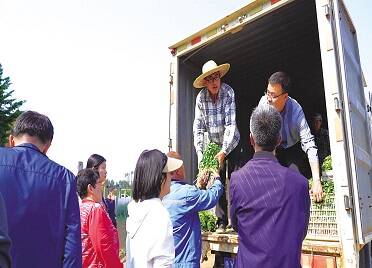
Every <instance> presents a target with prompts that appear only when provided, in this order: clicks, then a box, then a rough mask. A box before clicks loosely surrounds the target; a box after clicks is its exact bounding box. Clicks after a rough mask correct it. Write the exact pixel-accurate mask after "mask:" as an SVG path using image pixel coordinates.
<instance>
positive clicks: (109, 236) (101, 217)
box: [80, 199, 123, 268]
mask: <svg viewBox="0 0 372 268" xmlns="http://www.w3.org/2000/svg"><path fill="white" fill-rule="evenodd" d="M80 219H81V241H82V247H83V253H82V255H83V268H91V267H95V268H96V267H102V268H104V267H107V268H116V267H118V268H119V267H120V268H123V264H122V263H121V262H120V259H119V238H118V232H117V230H116V228H115V227H114V225H113V224H112V222H111V220H110V218H109V216H108V214H107V212H106V210H105V209H104V208H103V206H102V205H101V204H100V203H95V202H94V201H92V200H87V199H84V200H83V201H82V203H81V205H80Z"/></svg>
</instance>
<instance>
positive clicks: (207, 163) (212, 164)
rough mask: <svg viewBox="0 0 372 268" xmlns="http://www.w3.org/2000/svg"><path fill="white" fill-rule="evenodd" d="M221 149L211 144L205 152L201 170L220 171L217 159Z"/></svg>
mask: <svg viewBox="0 0 372 268" xmlns="http://www.w3.org/2000/svg"><path fill="white" fill-rule="evenodd" d="M220 151H221V147H220V146H218V145H217V144H215V143H214V142H211V143H209V144H208V145H207V148H206V149H205V150H204V152H203V159H202V160H201V162H200V166H199V170H210V171H213V170H215V171H218V160H217V159H216V158H215V157H216V155H217V153H219V152H220Z"/></svg>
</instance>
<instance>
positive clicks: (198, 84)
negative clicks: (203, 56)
mask: <svg viewBox="0 0 372 268" xmlns="http://www.w3.org/2000/svg"><path fill="white" fill-rule="evenodd" d="M229 69H230V64H228V63H224V64H221V65H217V63H215V62H214V61H213V60H210V61H207V62H206V63H204V65H203V68H202V74H201V75H199V76H198V77H197V78H196V79H195V81H194V84H193V85H194V87H195V88H203V87H205V81H204V78H206V77H207V76H209V75H211V74H213V73H215V72H220V77H222V76H224V75H225V74H226V73H227V72H228V71H229Z"/></svg>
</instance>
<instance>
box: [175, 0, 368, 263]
mask: <svg viewBox="0 0 372 268" xmlns="http://www.w3.org/2000/svg"><path fill="white" fill-rule="evenodd" d="M169 49H170V50H171V53H172V64H171V70H170V75H171V87H170V96H171V98H170V100H171V101H170V117H169V141H170V144H169V146H170V148H172V147H173V149H176V150H177V151H179V152H180V153H181V155H182V156H183V158H184V162H185V168H186V172H187V174H188V177H190V178H193V177H195V175H196V172H197V160H196V154H195V150H194V147H193V133H192V124H193V119H194V107H195V98H196V95H197V93H198V91H197V90H195V89H194V88H193V86H192V83H193V81H194V79H195V77H197V76H198V75H199V74H200V72H201V67H202V65H203V63H205V62H206V61H208V60H210V59H213V60H215V61H216V62H217V63H218V64H221V63H226V62H228V63H230V64H231V69H230V71H229V73H228V74H227V75H226V76H225V77H224V81H225V82H226V83H228V84H229V85H230V86H232V88H233V89H234V91H235V98H236V106H237V124H238V128H239V131H240V133H241V146H242V156H244V155H245V152H246V151H248V148H249V146H250V145H249V144H248V135H249V117H250V114H251V111H252V109H253V108H254V107H255V106H256V105H257V104H258V102H259V99H260V97H261V96H262V95H263V92H264V91H265V89H266V85H267V78H268V77H269V76H270V74H271V73H273V72H275V71H278V70H283V71H286V72H287V73H289V75H290V77H291V79H292V82H293V90H292V91H291V93H290V95H291V96H292V97H294V98H295V99H296V100H297V101H298V102H299V103H300V104H301V105H302V107H303V110H304V112H305V115H306V116H307V118H308V119H310V116H311V115H312V114H314V113H315V112H320V113H321V114H322V115H323V117H324V120H323V122H325V124H326V125H327V126H328V129H329V136H330V145H331V154H332V160H333V176H334V185H335V207H334V218H335V222H334V224H333V225H332V224H330V225H327V226H325V230H326V231H327V230H328V231H329V230H331V231H332V230H333V231H332V232H329V233H327V232H323V233H322V230H318V229H319V228H320V227H321V226H320V225H319V224H318V225H317V224H314V223H313V225H312V227H311V226H309V229H311V228H312V233H308V236H307V238H306V239H305V241H304V243H303V267H372V261H371V259H372V257H371V255H372V253H371V252H372V251H371V240H372V157H371V155H372V151H371V122H370V118H371V103H370V101H371V99H366V98H365V94H364V86H363V81H364V78H363V73H362V70H361V65H360V60H359V53H358V42H357V35H356V30H355V28H354V26H353V23H352V20H351V18H350V16H349V14H348V11H347V9H346V7H345V4H344V3H343V1H342V0H253V1H248V4H247V5H246V6H244V7H242V8H241V9H239V10H237V11H236V12H234V13H232V14H230V15H228V16H226V17H224V18H222V19H221V20H219V21H217V22H215V23H213V24H211V25H209V26H208V27H206V28H204V29H202V30H200V31H198V32H197V33H195V34H193V35H191V36H189V37H187V38H185V39H184V40H182V41H180V42H178V43H176V44H174V45H172V46H170V47H169ZM308 121H309V120H308ZM323 124H324V123H323ZM247 155H248V154H247ZM313 216H314V215H313ZM318 231H319V232H320V233H321V234H322V235H321V236H319V235H317V234H318V233H319V232H318ZM203 239H204V240H205V241H206V242H209V243H210V245H211V248H212V249H213V250H215V251H218V250H219V251H226V252H232V253H236V251H237V247H238V241H237V237H236V236H235V237H234V236H231V235H230V236H226V237H223V235H222V236H216V235H204V238H203ZM306 256H307V257H308V261H307V263H305V264H304V262H306V258H304V257H306ZM314 256H315V257H317V258H315V257H314ZM323 257H324V258H323ZM322 258H323V259H322Z"/></svg>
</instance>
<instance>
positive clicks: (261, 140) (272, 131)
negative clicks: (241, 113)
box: [250, 105, 282, 152]
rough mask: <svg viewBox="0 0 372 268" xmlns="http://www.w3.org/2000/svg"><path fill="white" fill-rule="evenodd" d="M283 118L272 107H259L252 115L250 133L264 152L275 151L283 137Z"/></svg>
mask: <svg viewBox="0 0 372 268" xmlns="http://www.w3.org/2000/svg"><path fill="white" fill-rule="evenodd" d="M281 128H282V117H281V116H280V113H279V112H278V111H277V110H276V109H275V108H274V107H273V106H271V105H259V106H258V107H256V108H255V109H254V110H253V112H252V115H251V120H250V131H251V134H252V136H253V139H254V141H255V143H256V144H257V145H258V146H260V147H261V148H262V150H264V151H268V152H272V151H274V150H275V148H276V146H277V143H278V139H279V137H280V135H281V133H280V132H281Z"/></svg>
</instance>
